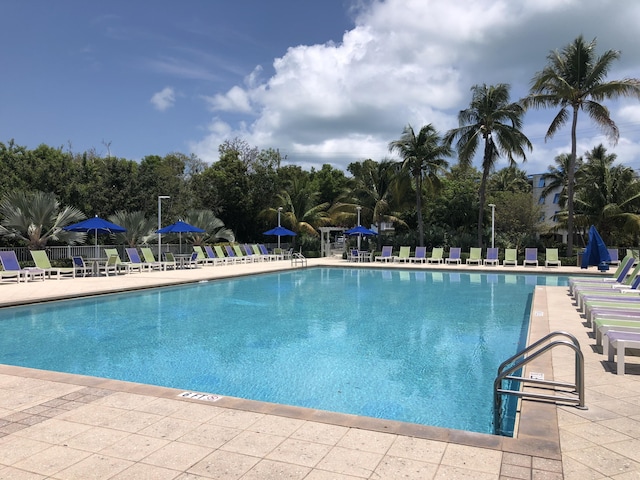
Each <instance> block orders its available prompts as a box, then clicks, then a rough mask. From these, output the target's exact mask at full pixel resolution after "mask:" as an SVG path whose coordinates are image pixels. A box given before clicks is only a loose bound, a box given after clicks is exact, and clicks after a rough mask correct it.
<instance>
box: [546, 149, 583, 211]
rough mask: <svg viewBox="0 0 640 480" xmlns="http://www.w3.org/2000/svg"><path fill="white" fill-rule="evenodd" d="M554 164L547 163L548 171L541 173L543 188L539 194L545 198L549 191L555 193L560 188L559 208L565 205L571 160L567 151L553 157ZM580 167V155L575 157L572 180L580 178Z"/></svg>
mask: <svg viewBox="0 0 640 480" xmlns="http://www.w3.org/2000/svg"><path fill="white" fill-rule="evenodd" d="M554 161H555V163H556V165H555V166H553V165H549V167H548V171H547V172H545V173H543V174H542V175H541V177H540V178H541V179H542V180H544V188H543V189H542V192H540V195H541V196H542V197H544V198H546V197H547V196H548V195H549V194H551V193H556V192H557V191H558V190H560V198H559V200H558V205H559V206H560V207H561V208H565V207H566V206H567V187H568V185H569V168H570V167H569V165H570V162H571V155H570V154H568V153H561V154H560V155H558V156H557V157H556V158H555V159H554ZM581 168H582V157H578V158H576V161H575V167H574V182H575V181H578V179H579V178H580V169H581Z"/></svg>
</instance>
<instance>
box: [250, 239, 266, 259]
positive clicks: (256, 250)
mask: <svg viewBox="0 0 640 480" xmlns="http://www.w3.org/2000/svg"><path fill="white" fill-rule="evenodd" d="M249 247H250V248H251V251H252V252H253V255H254V256H255V257H256V258H257V259H258V260H259V261H260V262H266V261H269V260H271V259H270V258H269V254H268V253H267V255H265V254H263V253H262V251H261V250H260V247H259V246H258V244H257V243H253V244H251V245H250V246H249Z"/></svg>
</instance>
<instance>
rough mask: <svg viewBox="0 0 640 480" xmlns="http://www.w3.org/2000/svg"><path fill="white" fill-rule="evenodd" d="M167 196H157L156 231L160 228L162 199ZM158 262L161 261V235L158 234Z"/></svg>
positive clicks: (167, 196)
mask: <svg viewBox="0 0 640 480" xmlns="http://www.w3.org/2000/svg"><path fill="white" fill-rule="evenodd" d="M163 198H171V197H170V196H169V195H158V230H160V229H161V228H162V199H163ZM158 260H162V234H161V233H160V232H158Z"/></svg>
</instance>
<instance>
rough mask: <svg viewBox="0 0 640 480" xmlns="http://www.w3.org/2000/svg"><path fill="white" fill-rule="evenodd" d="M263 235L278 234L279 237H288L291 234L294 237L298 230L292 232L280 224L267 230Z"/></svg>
mask: <svg viewBox="0 0 640 480" xmlns="http://www.w3.org/2000/svg"><path fill="white" fill-rule="evenodd" d="M263 235H276V236H278V237H286V236H287V235H290V236H292V237H293V236H295V235H296V232H292V231H291V230H289V229H288V228H284V227H281V226H279V225H278V226H277V227H276V228H272V229H271V230H267V231H266V232H264V234H263Z"/></svg>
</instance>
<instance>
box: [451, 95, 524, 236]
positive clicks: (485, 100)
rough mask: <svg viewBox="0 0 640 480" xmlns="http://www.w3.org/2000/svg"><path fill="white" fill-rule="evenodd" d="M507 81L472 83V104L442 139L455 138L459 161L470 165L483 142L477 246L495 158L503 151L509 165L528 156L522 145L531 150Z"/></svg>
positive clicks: (462, 112)
mask: <svg viewBox="0 0 640 480" xmlns="http://www.w3.org/2000/svg"><path fill="white" fill-rule="evenodd" d="M509 88H510V87H509V85H507V84H505V83H499V84H498V85H492V86H487V85H485V84H483V85H474V86H473V87H471V92H472V96H471V104H470V106H469V108H467V109H465V110H461V111H460V113H459V114H458V124H459V127H458V128H455V129H452V130H449V131H448V132H447V134H446V135H445V142H447V144H449V145H451V144H453V142H454V141H455V142H456V150H457V152H458V158H459V161H460V163H461V164H463V165H470V164H471V162H472V161H473V157H474V156H475V154H476V152H477V151H478V147H479V146H480V141H483V142H484V152H483V155H482V180H481V181H480V190H479V192H478V197H479V208H478V246H479V247H482V223H483V222H482V220H483V218H484V210H485V205H484V204H485V196H486V187H487V179H488V177H489V173H491V171H492V170H493V168H494V166H495V162H496V160H497V159H498V158H499V157H500V156H501V155H504V156H506V157H507V159H508V160H509V164H510V165H515V159H514V156H515V157H519V158H522V160H523V161H525V160H526V159H527V157H526V155H525V151H524V147H526V148H528V149H529V151H531V150H532V148H533V147H532V145H531V142H529V139H528V138H527V137H526V136H525V134H524V133H522V131H521V128H522V117H523V116H524V109H523V107H522V105H520V104H519V103H510V101H509Z"/></svg>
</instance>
